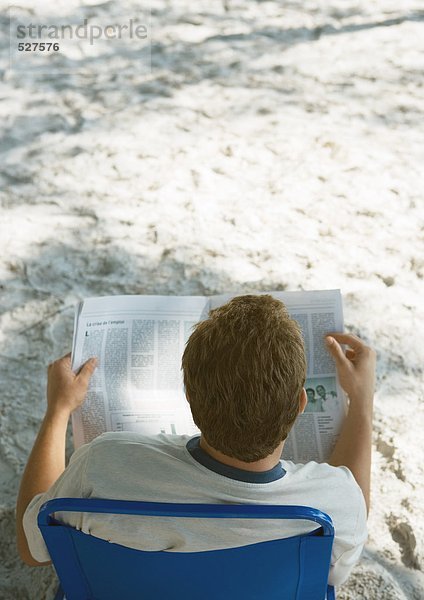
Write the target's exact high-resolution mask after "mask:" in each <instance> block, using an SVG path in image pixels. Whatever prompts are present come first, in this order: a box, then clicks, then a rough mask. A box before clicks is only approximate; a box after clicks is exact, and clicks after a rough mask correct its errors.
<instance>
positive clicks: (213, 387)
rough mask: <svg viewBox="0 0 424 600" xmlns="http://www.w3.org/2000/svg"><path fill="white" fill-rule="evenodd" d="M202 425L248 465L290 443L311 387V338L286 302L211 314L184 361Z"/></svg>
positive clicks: (252, 303) (248, 301) (251, 299)
mask: <svg viewBox="0 0 424 600" xmlns="http://www.w3.org/2000/svg"><path fill="white" fill-rule="evenodd" d="M182 368H183V372H184V385H185V389H186V393H187V399H188V401H189V403H190V408H191V412H192V415H193V419H194V422H195V423H196V425H197V426H198V428H199V429H200V431H201V432H202V434H203V436H204V438H205V439H206V441H207V442H208V444H210V445H211V446H212V447H213V448H215V449H216V450H219V451H220V452H222V453H224V454H226V455H227V456H231V457H233V458H237V459H239V460H242V461H245V462H254V461H257V460H260V459H262V458H265V457H266V456H268V455H269V454H271V453H272V452H273V451H274V450H275V448H276V447H277V446H278V445H279V444H280V443H281V442H282V441H283V440H284V439H286V437H287V434H288V433H289V431H290V429H291V427H292V425H293V423H294V421H295V419H296V417H297V415H298V413H299V398H300V395H301V392H302V389H303V385H304V383H305V376H306V360H305V350H304V345H303V338H302V334H301V331H300V329H299V326H298V324H297V323H296V321H294V320H292V319H291V318H290V317H289V314H288V312H287V310H286V308H285V306H284V304H283V303H282V302H280V301H279V300H276V299H275V298H273V297H272V296H269V295H260V296H253V295H247V296H238V297H236V298H233V299H232V300H231V301H230V302H228V303H227V304H225V305H224V306H220V307H219V308H217V309H214V310H211V311H210V313H209V318H208V319H206V320H205V321H201V322H200V323H198V324H197V325H196V327H195V329H194V331H193V333H192V334H191V336H190V338H189V340H188V342H187V345H186V348H185V351H184V354H183V360H182Z"/></svg>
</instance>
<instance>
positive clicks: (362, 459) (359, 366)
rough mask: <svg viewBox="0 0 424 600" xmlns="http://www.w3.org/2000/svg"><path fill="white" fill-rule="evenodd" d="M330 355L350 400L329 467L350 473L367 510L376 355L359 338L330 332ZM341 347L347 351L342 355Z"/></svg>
mask: <svg viewBox="0 0 424 600" xmlns="http://www.w3.org/2000/svg"><path fill="white" fill-rule="evenodd" d="M326 343H327V348H328V350H329V352H330V353H331V355H332V356H333V358H334V360H335V362H336V367H337V373H338V376H339V380H340V385H341V386H342V388H343V389H344V391H345V392H346V394H347V395H348V397H349V400H350V404H349V411H348V414H347V417H346V420H345V422H344V424H343V427H342V430H341V432H340V436H339V439H338V441H337V443H336V445H335V447H334V450H333V452H332V454H331V456H330V459H329V461H328V462H329V464H330V465H333V466H334V467H340V466H345V467H348V469H350V470H351V472H352V474H353V476H354V477H355V479H356V481H357V483H358V485H359V487H360V488H361V490H362V493H363V495H364V498H365V504H366V506H367V513H368V512H369V507H370V486H371V448H372V413H373V398H374V386H375V364H376V353H375V351H374V350H372V349H371V348H369V347H368V346H366V345H365V344H364V343H363V342H362V341H361V340H360V339H359V338H358V337H356V336H355V335H350V334H342V333H333V334H331V336H328V337H327V338H326ZM340 344H347V345H348V346H350V348H349V349H348V350H347V351H346V354H345V353H344V352H343V350H342V347H341V346H340Z"/></svg>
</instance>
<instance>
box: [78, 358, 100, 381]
mask: <svg viewBox="0 0 424 600" xmlns="http://www.w3.org/2000/svg"><path fill="white" fill-rule="evenodd" d="M96 367H97V358H96V357H95V356H93V357H92V358H89V359H88V360H87V362H85V363H84V364H83V365H82V367H81V369H80V370H79V373H78V375H77V377H78V379H82V380H83V381H85V382H86V383H88V382H89V381H90V377H91V376H92V374H93V373H94V370H95V368H96Z"/></svg>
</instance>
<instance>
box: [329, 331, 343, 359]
mask: <svg viewBox="0 0 424 600" xmlns="http://www.w3.org/2000/svg"><path fill="white" fill-rule="evenodd" d="M325 344H326V346H327V348H328V351H329V352H330V354H331V356H332V357H333V358H334V360H335V361H337V362H342V361H343V362H344V361H346V356H345V353H344V352H343V349H342V347H341V346H340V344H339V343H338V341H337V340H336V339H335V338H334V337H333V336H330V335H327V336H326V338H325Z"/></svg>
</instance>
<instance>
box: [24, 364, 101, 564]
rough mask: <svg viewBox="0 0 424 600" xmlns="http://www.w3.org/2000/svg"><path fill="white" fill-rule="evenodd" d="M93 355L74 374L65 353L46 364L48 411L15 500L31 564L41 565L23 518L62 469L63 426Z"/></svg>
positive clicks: (86, 379) (89, 371) (81, 395)
mask: <svg viewBox="0 0 424 600" xmlns="http://www.w3.org/2000/svg"><path fill="white" fill-rule="evenodd" d="M95 368H96V359H90V360H89V361H87V362H86V363H85V364H84V365H83V366H82V368H81V370H80V371H79V373H78V374H77V375H75V374H74V373H73V371H72V369H71V357H70V354H67V355H66V356H64V357H63V358H61V359H59V360H57V361H55V362H54V363H52V364H51V365H49V368H48V382H47V411H46V415H45V417H44V420H43V422H42V425H41V428H40V431H39V433H38V436H37V439H36V440H35V443H34V447H33V449H32V452H31V454H30V456H29V459H28V462H27V465H26V468H25V471H24V474H23V476H22V480H21V485H20V488H19V495H18V500H17V504H16V534H17V545H18V551H19V555H20V557H21V558H22V560H23V561H24V562H25V563H26V564H27V565H30V566H34V567H35V566H44V565H48V564H50V562H43V563H40V562H38V561H36V560H34V558H33V557H32V556H31V553H30V551H29V548H28V543H27V539H26V536H25V532H24V528H23V524H22V520H23V516H24V513H25V510H26V508H27V506H28V504H29V503H30V502H31V500H32V499H33V498H34V496H36V495H37V494H40V493H43V492H46V491H47V490H48V489H49V488H50V487H51V486H52V485H53V483H54V482H55V481H56V480H57V478H58V477H59V476H60V475H61V474H62V473H63V471H64V470H65V442H66V428H67V425H68V420H69V416H70V414H71V413H72V412H73V411H74V410H75V409H76V408H78V406H80V405H81V404H82V402H83V401H84V398H85V395H86V392H87V387H88V384H89V381H90V377H91V375H92V374H93V372H94V369H95Z"/></svg>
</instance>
